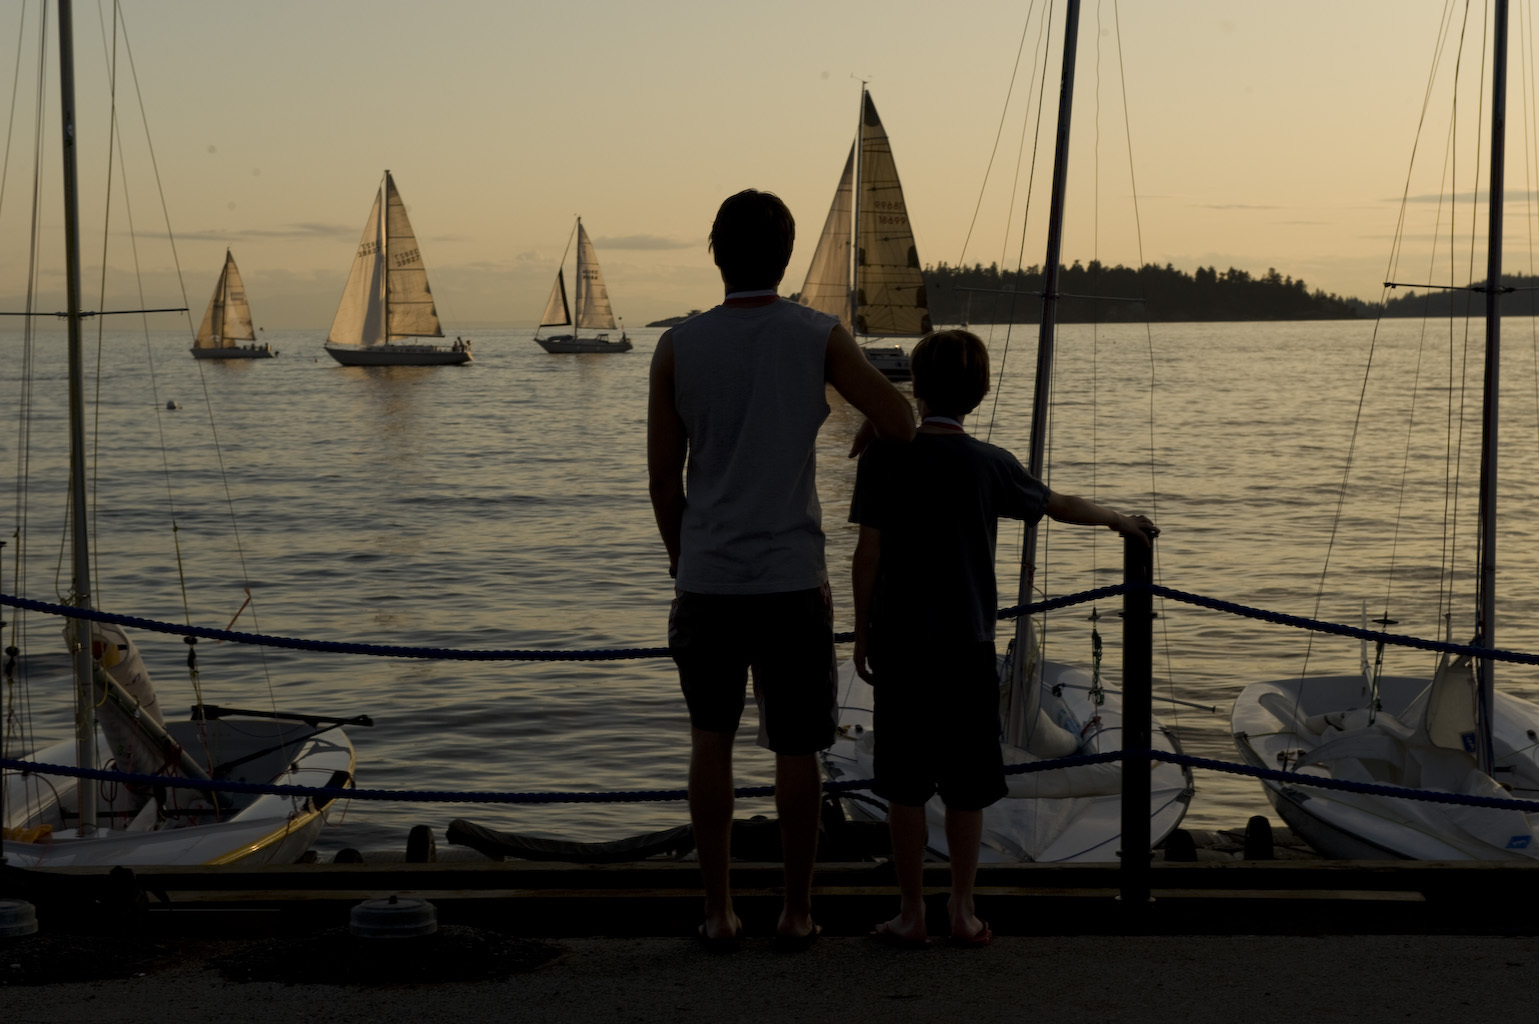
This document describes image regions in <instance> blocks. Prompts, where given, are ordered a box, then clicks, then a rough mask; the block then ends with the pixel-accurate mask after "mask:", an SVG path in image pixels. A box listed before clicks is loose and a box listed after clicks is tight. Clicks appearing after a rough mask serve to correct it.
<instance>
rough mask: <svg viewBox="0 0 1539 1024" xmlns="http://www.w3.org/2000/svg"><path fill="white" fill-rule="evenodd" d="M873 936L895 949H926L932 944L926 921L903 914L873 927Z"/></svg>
mask: <svg viewBox="0 0 1539 1024" xmlns="http://www.w3.org/2000/svg"><path fill="white" fill-rule="evenodd" d="M871 938H873V939H875V940H876V941H877V942H880V943H881V944H882V945H884V946H891V947H893V948H894V949H924V948H925V947H927V946H928V945H929V944H930V940H929V937H928V936H926V934H925V929H924V921H923V920H919V921H912V920H909V919H907V918H905V917H904V916H903V915H902V914H899V915H898V916H897V917H895V918H893V919H892V920H891V921H883V922H882V923H881V924H879V925H877V926H876V927H875V928H873V929H871Z"/></svg>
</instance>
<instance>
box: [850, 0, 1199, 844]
mask: <svg viewBox="0 0 1539 1024" xmlns="http://www.w3.org/2000/svg"><path fill="white" fill-rule="evenodd" d="M1065 22H1066V24H1065V31H1066V32H1067V38H1066V39H1065V41H1064V56H1063V78H1062V91H1061V94H1060V100H1059V109H1058V146H1057V152H1056V154H1055V157H1054V166H1053V194H1052V203H1051V206H1050V208H1049V223H1048V241H1047V260H1046V262H1045V263H1044V264H1043V265H1044V266H1045V267H1047V268H1049V269H1048V272H1047V277H1046V280H1045V282H1044V289H1043V291H1044V296H1043V310H1042V324H1041V332H1040V335H1039V339H1038V350H1037V375H1036V391H1035V395H1034V400H1033V404H1032V425H1031V457H1030V460H1029V461H1028V463H1027V467H1026V468H1027V471H1028V472H1029V473H1031V474H1032V475H1033V476H1034V477H1036V478H1037V479H1039V480H1040V479H1044V476H1043V469H1044V465H1045V450H1046V433H1047V410H1048V387H1049V384H1050V382H1051V380H1052V359H1053V345H1054V341H1055V332H1056V327H1057V319H1056V312H1057V299H1058V288H1057V281H1058V268H1059V255H1060V248H1061V241H1062V237H1063V232H1062V224H1063V208H1064V195H1065V191H1066V186H1067V176H1068V155H1069V154H1068V148H1069V125H1070V113H1071V110H1072V106H1073V95H1074V66H1075V49H1076V48H1075V42H1076V39H1077V37H1078V25H1079V3H1078V0H1070V3H1069V4H1068V12H1067V16H1066V19H1065ZM871 113H872V115H873V116H874V114H875V111H874V110H872V111H871ZM836 205H837V204H836ZM926 320H928V318H926ZM1035 553H1036V530H1035V528H1033V529H1031V530H1028V531H1027V543H1026V546H1025V551H1024V552H1023V554H1022V558H1021V567H1022V572H1021V586H1020V594H1019V597H1020V600H1019V604H1020V605H1022V606H1025V605H1027V604H1029V603H1031V600H1032V593H1033V591H1032V571H1031V567H1032V566H1033V564H1034V561H1035V557H1036V554H1035ZM1000 692H1001V702H1000V716H1001V752H1002V753H1003V755H1004V760H1005V764H1007V765H1014V764H1031V763H1033V762H1038V761H1043V760H1047V759H1051V758H1057V757H1067V756H1072V755H1076V754H1099V753H1104V752H1110V751H1115V750H1120V749H1122V746H1123V740H1122V735H1123V722H1124V718H1123V714H1122V704H1121V695H1120V693H1119V692H1117V691H1114V690H1111V689H1107V688H1106V687H1104V686H1102V685H1100V683H1099V682H1098V680H1097V679H1096V678H1095V677H1094V675H1093V674H1092V673H1091V672H1089V671H1086V670H1085V669H1083V668H1080V667H1077V666H1073V665H1069V664H1066V663H1062V662H1056V661H1049V660H1047V659H1046V658H1045V657H1043V652H1042V646H1041V644H1040V643H1039V642H1038V641H1037V636H1036V630H1035V629H1034V627H1033V625H1032V621H1031V618H1030V617H1029V616H1026V615H1022V616H1019V617H1018V618H1017V620H1016V631H1015V637H1014V639H1013V640H1012V642H1011V643H1010V646H1009V648H1008V651H1007V653H1006V654H1005V655H1004V656H1003V657H1002V658H1001V661H1000ZM839 696H840V700H839V704H840V711H839V736H838V739H837V740H836V741H835V743H834V745H833V746H832V747H830V748H829V749H828V750H826V751H824V752H823V753H822V755H821V758H822V764H823V768H824V772H825V774H826V775H827V776H828V777H829V778H830V779H831V780H833V781H840V780H844V779H865V778H870V777H871V775H872V774H873V771H874V767H875V759H874V752H875V744H876V743H877V742H880V741H879V740H878V739H877V737H876V735H875V731H874V729H873V728H872V725H873V721H872V714H871V709H872V706H873V700H874V695H873V692H872V688H871V686H870V685H869V684H867V683H866V682H865V681H863V680H862V679H860V677H859V676H858V675H857V674H856V673H855V667H854V663H853V662H847V663H845V664H844V665H842V666H841V667H840V670H839ZM1152 725H1153V728H1152V730H1151V742H1150V746H1151V748H1152V749H1154V750H1163V751H1166V752H1175V751H1177V750H1178V749H1179V748H1178V745H1177V743H1176V740H1175V737H1174V735H1173V734H1171V732H1170V731H1169V730H1168V729H1166V728H1165V727H1164V726H1163V725H1162V724H1160V723H1159V722H1157V721H1156V722H1153V723H1152ZM1008 784H1009V796H1007V797H1006V798H1005V799H1003V800H1000V801H998V802H997V803H994V804H992V805H991V806H989V807H987V808H985V809H984V812H983V842H982V849H981V851H980V860H982V861H985V862H988V861H996V862H998V861H1010V862H1018V861H1041V862H1048V861H1052V862H1061V861H1115V860H1116V859H1117V858H1118V855H1119V851H1120V845H1121V838H1122V811H1121V809H1122V769H1121V766H1120V765H1118V764H1116V763H1105V764H1095V765H1087V766H1077V767H1074V768H1070V769H1054V770H1050V771H1039V772H1030V773H1024V774H1016V775H1011V776H1009V777H1008ZM1191 796H1192V779H1191V772H1190V770H1189V769H1186V768H1183V767H1180V766H1177V765H1172V764H1168V763H1166V762H1161V761H1157V762H1155V763H1154V764H1153V766H1152V770H1151V778H1150V804H1149V816H1150V820H1149V827H1150V842H1151V845H1152V846H1157V845H1159V844H1160V843H1161V842H1163V841H1164V839H1165V838H1166V837H1167V836H1168V835H1169V834H1170V833H1171V832H1173V831H1175V829H1176V827H1177V826H1178V825H1179V824H1180V823H1181V819H1182V818H1183V817H1184V816H1185V814H1186V808H1187V805H1188V804H1189V803H1190V801H1191ZM844 806H845V808H846V810H847V811H848V812H849V813H850V814H851V816H852V817H856V818H863V819H870V820H880V819H881V818H882V817H884V816H885V813H886V807H885V805H884V804H883V803H882V801H881V800H880V798H878V797H877V796H876V795H875V794H873V793H871V792H870V791H865V790H862V791H856V792H855V793H853V794H850V795H847V796H846V797H845V799H844ZM925 818H926V821H927V823H928V825H929V838H928V841H927V844H926V845H927V849H929V850H930V851H931V852H932V853H934V854H935V855H936V856H939V857H946V856H947V844H946V830H945V805H944V804H943V803H942V802H941V799H940V797H939V796H936V797H934V798H932V799H931V800H930V802H929V804H927V805H926V807H925Z"/></svg>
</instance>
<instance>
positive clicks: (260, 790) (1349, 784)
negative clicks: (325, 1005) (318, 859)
mask: <svg viewBox="0 0 1539 1024" xmlns="http://www.w3.org/2000/svg"><path fill="white" fill-rule="evenodd" d="M1138 586H1141V587H1143V588H1145V589H1147V590H1148V592H1149V593H1151V594H1152V595H1155V596H1159V597H1165V598H1169V599H1171V600H1174V601H1179V602H1182V603H1186V604H1191V605H1195V606H1198V607H1203V608H1208V609H1211V610H1214V611H1220V612H1225V613H1227V614H1232V615H1239V616H1243V617H1246V618H1252V619H1258V620H1261V621H1265V622H1271V623H1274V624H1277V625H1283V626H1290V627H1293V628H1298V629H1307V630H1311V631H1315V632H1321V633H1327V634H1332V635H1337V636H1346V637H1354V638H1357V639H1362V640H1370V641H1374V642H1383V643H1386V644H1393V645H1396V646H1403V647H1412V648H1417V649H1421V650H1427V651H1438V652H1446V653H1450V654H1469V655H1472V656H1476V657H1489V658H1492V659H1496V660H1500V661H1507V662H1514V663H1518V664H1539V655H1536V654H1529V653H1525V652H1517V651H1503V650H1488V649H1486V648H1481V647H1476V646H1472V645H1468V644H1454V643H1445V642H1441V641H1434V640H1426V639H1423V638H1420V637H1414V636H1408V635H1401V634H1394V633H1386V632H1383V631H1379V630H1369V629H1362V628H1359V627H1353V626H1345V625H1341V624H1339V623H1331V622H1324V621H1321V620H1317V619H1310V618H1306V617H1304V616H1298V615H1287V614H1283V613H1280V612H1271V611H1267V610H1265V609H1260V608H1252V607H1249V606H1246V605H1241V604H1237V603H1235V602H1231V601H1222V600H1218V599H1215V598H1208V597H1203V596H1201V595H1198V594H1191V593H1186V592H1183V591H1179V590H1174V589H1172V588H1170V587H1165V586H1161V585H1158V584H1139V585H1138ZM1133 587H1134V585H1130V584H1126V583H1123V584H1115V585H1111V586H1106V587H1099V588H1096V589H1094V590H1088V591H1084V592H1082V593H1079V594H1072V595H1067V596H1065V597H1059V598H1053V599H1051V600H1047V601H1042V602H1038V603H1036V604H1031V605H1025V606H1016V607H1013V608H1006V609H1002V610H1001V611H1000V613H999V617H1000V618H1001V619H1007V618H1013V617H1015V616H1017V615H1021V614H1036V613H1038V612H1042V611H1050V610H1055V609H1059V608H1066V607H1071V606H1073V605H1077V604H1085V603H1088V602H1092V601H1097V600H1102V599H1105V598H1109V597H1114V596H1117V595H1119V594H1127V593H1129V592H1130V590H1132V589H1133ZM0 605H8V606H11V607H15V608H21V609H26V610H30V611H37V612H42V613H46V614H51V615H61V616H66V617H73V618H84V619H88V620H91V621H95V622H109V623H114V624H117V625H123V626H131V627H134V628H137V629H147V630H152V631H156V632H162V633H170V634H174V635H180V636H194V637H200V638H205V639H214V640H228V641H232V642H235V643H247V644H260V645H264V646H271V647H283V648H290V649H296V650H312V651H323V652H327V653H348V654H365V655H374V656H381V657H398V658H432V659H444V660H457V661H605V660H617V659H627V658H649V657H664V656H667V655H668V649H667V648H666V647H651V648H613V649H593V650H563V651H543V650H490V651H473V650H459V649H453V648H444V647H408V646H397V645H389V644H361V643H345V642H338V641H327V640H305V639H300V638H296V637H281V636H271V635H267V634H260V633H242V632H233V631H229V630H221V629H210V628H206V627H201V626H186V625H179V624H176V623H169V622H159V621H156V620H154V619H147V618H143V617H140V616H133V615H120V614H116V613H112V612H105V611H101V610H95V609H93V610H82V609H78V608H74V607H72V606H69V605H60V604H50V603H47V602H43V601H35V600H32V599H29V598H22V597H16V596H13V595H10V594H0ZM835 639H836V640H839V641H847V640H849V639H851V634H839V635H838V636H836V637H835ZM1126 756H1127V755H1126V752H1124V751H1113V752H1108V753H1102V754H1093V755H1075V756H1071V757H1063V758H1052V759H1048V760H1043V761H1037V762H1032V763H1030V764H1017V765H1011V766H1008V767H1007V768H1006V769H1005V771H1006V774H1028V773H1033V772H1039V771H1054V770H1061V769H1064V768H1072V767H1076V766H1078V765H1085V764H1099V763H1106V762H1110V761H1118V760H1122V759H1124V758H1125V757H1126ZM1148 756H1149V757H1150V758H1151V759H1152V760H1155V761H1163V762H1167V763H1171V764H1178V765H1183V766H1186V767H1188V768H1198V769H1203V770H1207V771H1218V772H1225V773H1228V774H1233V775H1243V776H1250V777H1253V778H1257V779H1262V780H1267V781H1273V782H1279V783H1285V784H1291V785H1300V786H1309V787H1313V788H1318V789H1330V790H1337V791H1344V792H1353V793H1363V794H1369V795H1375V796H1386V797H1394V798H1398V799H1405V800H1420V801H1427V802H1435V803H1446V804H1457V805H1461V806H1467V807H1488V808H1495V809H1501V810H1518V811H1523V812H1527V813H1534V812H1539V801H1532V800H1519V799H1512V798H1502V797H1481V796H1472V795H1467V794H1459V793H1447V792H1441V791H1435V790H1416V789H1407V788H1404V787H1400V786H1389V785H1383V784H1377V783H1363V782H1355V781H1351V780H1346V779H1332V778H1328V777H1324V776H1316V775H1308V774H1302V773H1299V772H1289V771H1281V770H1277V769H1269V768H1255V767H1251V766H1249V765H1242V764H1236V763H1234V762H1229V761H1220V760H1216V759H1212V758H1199V757H1192V756H1190V755H1186V754H1177V753H1172V752H1168V751H1161V750H1151V751H1149V752H1148ZM0 769H4V770H8V771H17V772H23V773H32V774H38V775H58V776H64V777H71V778H87V779H95V780H98V781H104V782H121V783H126V784H129V785H138V786H162V787H171V788H181V789H195V790H203V791H209V790H213V791H220V792H231V793H248V794H274V795H279V796H297V797H308V798H311V799H317V798H321V799H326V800H337V799H346V800H378V801H398V802H408V803H503V804H549V803H640V802H649V801H671V800H684V799H686V798H687V796H688V794H687V791H685V790H682V789H651V790H611V791H605V792H524V793H518V792H461V791H442V790H382V789H353V788H347V787H313V786H284V785H275V784H270V783H255V782H237V781H228V780H202V779H187V778H181V777H168V776H163V775H143V774H135V773H130V772H117V771H109V770H106V769H93V768H78V767H72V766H67V765H49V764H41V763H38V762H32V761H23V760H17V759H12V758H0ZM871 784H872V780H870V779H859V780H847V781H843V782H829V783H825V785H824V789H825V790H826V791H828V792H830V793H840V792H846V791H851V790H863V789H869V788H870V786H871ZM774 791H775V789H774V787H773V786H751V787H743V788H740V789H737V790H736V791H735V793H736V795H737V796H740V797H745V798H746V797H767V796H772V795H773V794H774Z"/></svg>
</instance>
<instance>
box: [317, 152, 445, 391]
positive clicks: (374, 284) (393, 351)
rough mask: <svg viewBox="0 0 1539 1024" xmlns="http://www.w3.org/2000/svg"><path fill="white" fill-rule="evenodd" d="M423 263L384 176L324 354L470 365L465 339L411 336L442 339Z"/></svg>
mask: <svg viewBox="0 0 1539 1024" xmlns="http://www.w3.org/2000/svg"><path fill="white" fill-rule="evenodd" d="M443 336H444V332H443V327H442V326H441V325H440V324H439V322H438V309H437V307H436V306H435V305H434V302H433V290H432V288H430V287H429V286H428V276H427V263H426V262H425V261H424V260H423V257H422V249H421V248H420V247H419V246H418V245H417V235H416V232H414V231H413V230H412V226H411V220H410V218H408V217H407V216H406V204H405V203H404V202H403V201H402V200H401V193H400V192H399V191H398V190H397V189H396V187H395V179H394V178H393V177H391V175H390V172H389V171H388V170H387V171H385V179H384V181H383V182H381V183H380V187H379V191H378V192H377V193H376V194H375V196H374V207H373V209H371V210H370V211H369V219H368V220H367V221H365V222H364V225H363V237H362V239H360V240H359V242H358V250H357V252H356V253H355V254H354V256H353V268H352V270H351V271H350V272H349V274H348V277H347V285H346V287H344V288H343V289H342V301H341V302H340V303H339V304H338V305H337V315H336V318H335V319H334V320H333V321H332V323H331V331H330V332H329V333H328V334H327V335H326V346H325V347H326V352H327V354H328V355H330V356H331V357H332V358H333V359H335V360H336V361H337V362H339V363H341V364H342V365H343V366H455V365H459V364H461V363H468V362H470V360H471V355H470V350H471V345H470V342H468V341H465V340H462V339H456V340H455V342H454V343H453V344H452V345H436V344H433V343H432V342H429V341H410V340H408V339H412V338H442V337H443Z"/></svg>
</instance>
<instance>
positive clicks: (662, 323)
mask: <svg viewBox="0 0 1539 1024" xmlns="http://www.w3.org/2000/svg"><path fill="white" fill-rule="evenodd" d="M699 312H700V311H699V310H698V309H692V310H690V311H689V312H688V313H685V314H684V315H683V316H670V317H668V318H667V319H666V320H653V321H652V322H651V323H649V324H647V326H648V327H672V326H673V325H674V324H681V323H683V322H684V321H685V320H688V319H689V318H690V317H692V316H695V315H696V314H698V313H699Z"/></svg>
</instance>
